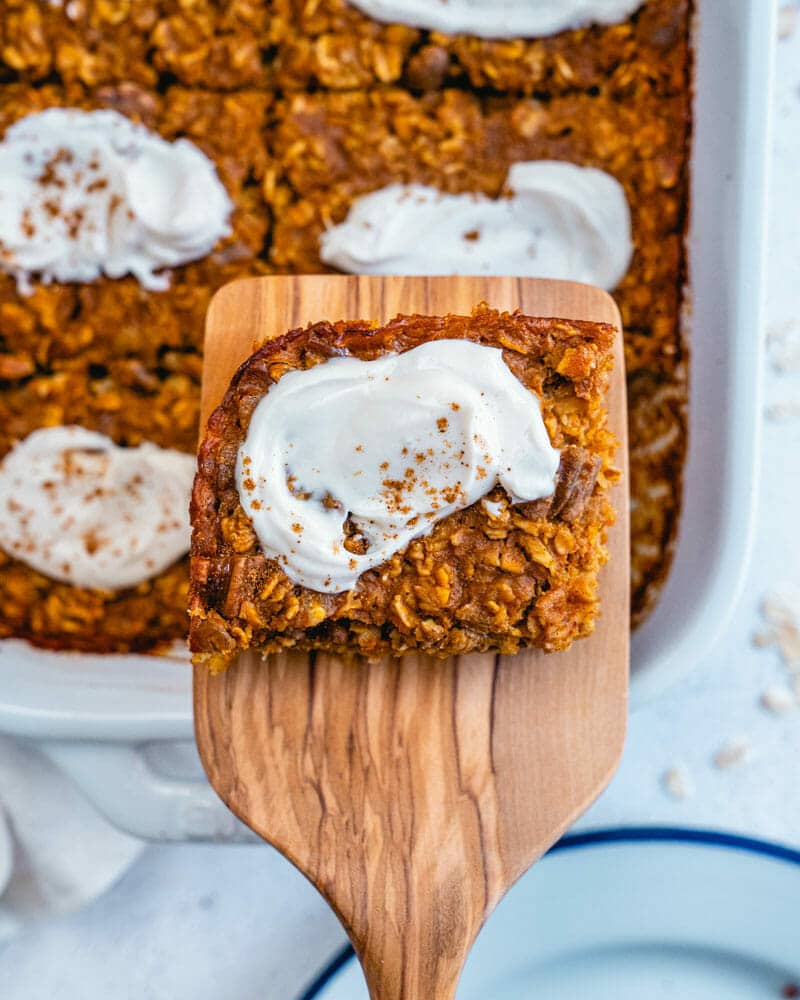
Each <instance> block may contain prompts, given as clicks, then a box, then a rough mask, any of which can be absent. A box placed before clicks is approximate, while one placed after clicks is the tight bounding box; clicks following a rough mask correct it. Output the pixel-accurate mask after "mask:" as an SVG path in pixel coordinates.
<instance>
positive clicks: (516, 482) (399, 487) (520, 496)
mask: <svg viewBox="0 0 800 1000" xmlns="http://www.w3.org/2000/svg"><path fill="white" fill-rule="evenodd" d="M559 458H560V456H559V452H558V451H557V450H556V449H555V448H553V447H552V445H551V443H550V438H549V436H548V433H547V429H546V427H545V425H544V421H543V419H542V414H541V407H540V404H539V400H538V398H537V397H536V396H535V395H534V394H533V393H532V392H530V391H528V389H526V388H525V386H524V385H523V384H522V383H521V382H520V381H519V380H518V379H517V378H516V377H515V376H514V375H513V374H512V372H511V370H510V369H509V368H508V366H507V365H506V363H505V361H504V360H503V353H502V351H500V350H498V349H496V348H493V347H486V346H484V345H481V344H475V343H472V342H471V341H467V340H437V341H431V342H429V343H427V344H423V345H421V346H420V347H417V348H414V349H413V350H410V351H407V352H406V353H404V354H395V355H387V356H386V357H382V358H379V359H377V360H375V361H361V360H359V359H358V358H350V357H344V358H333V359H332V360H330V361H327V362H325V364H321V365H317V366H316V367H314V368H311V369H309V370H308V371H296V372H289V373H287V374H286V375H284V376H283V377H282V378H281V379H280V381H279V382H278V383H277V384H276V385H274V386H272V387H271V388H270V390H269V391H268V392H267V394H266V395H265V396H264V397H263V399H261V400H260V401H259V403H258V405H257V406H256V409H255V411H254V412H253V415H252V417H251V420H250V425H249V428H248V432H247V436H246V439H245V441H244V443H243V444H242V446H241V448H240V450H239V455H238V459H237V469H236V476H237V485H238V489H239V496H240V498H241V503H242V506H243V508H244V510H245V511H246V512H247V514H248V515H249V516H250V518H251V519H252V522H253V528H254V530H255V532H256V535H257V537H258V540H259V542H260V544H261V548H262V550H263V551H264V553H265V554H266V555H268V556H269V557H271V558H273V559H276V560H278V561H279V562H280V563H281V565H282V567H283V569H284V572H285V573H286V574H287V576H288V577H289V578H290V579H291V580H294V581H295V582H296V583H300V584H302V585H303V586H305V587H310V588H312V589H314V590H317V591H322V592H325V593H338V592H341V591H343V590H348V589H349V588H351V587H353V586H354V585H355V583H356V581H357V579H358V577H359V576H360V575H361V574H362V573H363V572H365V570H368V569H371V568H373V567H375V566H379V565H380V564H381V563H383V562H385V561H386V560H387V559H389V558H390V557H391V556H392V555H393V554H394V553H395V552H399V551H400V550H401V549H403V548H405V546H406V545H407V544H408V543H409V542H410V541H411V540H412V539H414V538H416V537H418V536H420V535H424V534H426V533H427V532H429V531H430V530H431V528H432V527H433V525H434V524H436V522H437V521H440V520H441V519H442V518H444V517H447V516H448V515H449V514H452V513H453V512H454V511H457V510H461V509H462V508H464V507H468V506H469V505H470V504H473V503H475V502H476V501H477V500H479V499H480V498H481V497H483V496H485V495H486V494H487V493H488V492H489V491H490V490H491V489H492V488H493V487H494V486H495V485H496V484H497V483H498V482H499V483H501V484H502V486H503V487H504V489H505V490H506V492H507V493H508V494H509V495H510V496H511V498H512V500H513V502H522V501H524V500H535V499H539V498H540V497H546V496H550V495H551V494H552V492H553V489H554V483H555V476H556V473H557V471H558V465H559ZM348 533H351V534H352V535H354V536H356V539H355V540H356V545H353V544H352V539H348ZM346 543H348V544H346ZM362 549H363V550H364V551H359V550H362Z"/></svg>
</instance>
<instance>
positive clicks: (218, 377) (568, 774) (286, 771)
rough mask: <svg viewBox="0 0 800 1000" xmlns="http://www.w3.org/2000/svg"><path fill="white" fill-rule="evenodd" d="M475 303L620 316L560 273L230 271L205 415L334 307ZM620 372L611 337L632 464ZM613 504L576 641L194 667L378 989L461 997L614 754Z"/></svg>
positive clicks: (249, 801) (237, 790)
mask: <svg viewBox="0 0 800 1000" xmlns="http://www.w3.org/2000/svg"><path fill="white" fill-rule="evenodd" d="M480 301H486V302H488V303H489V305H491V306H495V307H498V308H502V309H514V308H520V309H521V310H522V311H523V312H524V313H526V314H528V315H532V316H556V317H562V318H567V319H583V320H598V321H604V322H606V323H612V324H614V325H616V326H617V328H619V314H618V313H617V309H616V307H615V305H614V303H613V301H612V300H611V299H610V298H609V297H608V296H607V295H606V294H605V293H604V292H601V291H599V290H598V289H595V288H589V287H587V286H583V285H577V284H572V283H567V282H554V281H538V280H520V279H515V278H466V277H464V278H381V277H378V278H375V277H344V276H333V275H325V276H313V277H269V278H259V279H252V280H246V281H240V282H235V283H234V284H231V285H228V286H227V287H226V288H224V289H223V290H222V291H221V292H219V293H218V294H217V296H216V297H215V299H214V301H213V302H212V304H211V308H210V310H209V313H208V320H207V328H206V346H205V366H204V372H203V404H202V410H203V424H202V426H203V427H205V422H206V420H207V418H208V415H209V413H210V412H211V410H212V409H213V407H215V406H216V405H217V403H219V401H220V400H221V398H222V396H223V393H224V391H225V389H226V388H227V385H228V382H229V380H230V378H231V376H232V374H233V372H234V371H235V369H236V368H237V367H238V366H239V364H240V363H241V362H242V361H243V360H244V359H245V358H246V357H247V356H248V355H250V354H251V353H252V352H253V351H254V350H255V349H256V348H258V347H259V346H260V345H261V344H263V343H264V342H265V341H266V340H268V339H269V338H270V337H275V336H278V335H280V334H282V333H284V332H285V331H287V330H289V329H292V328H294V327H298V326H304V325H306V324H307V323H309V322H312V321H316V320H323V319H330V320H333V319H365V318H369V319H379V320H387V319H390V318H391V317H393V316H395V315H397V314H398V313H415V312H416V313H422V314H426V315H441V314H443V313H447V312H452V313H464V314H468V313H469V312H470V311H471V310H472V308H473V306H474V305H476V304H477V303H478V302H480ZM623 373H624V369H623V357H622V344H621V338H620V341H619V342H618V343H617V355H616V367H615V372H614V378H613V387H612V390H611V393H610V398H609V408H610V414H611V421H612V426H613V428H614V431H615V432H616V434H617V436H618V438H619V440H620V442H621V448H620V451H619V456H618V462H619V464H620V465H621V466H622V468H623V471H626V456H627V447H626V440H627V436H626V414H625V382H624V374H623ZM615 502H616V506H617V510H618V518H617V523H616V526H615V527H614V529H613V531H612V533H611V538H610V549H611V561H610V563H609V565H608V566H607V567H606V568H605V569H604V570H603V572H602V576H601V590H602V600H603V605H602V606H603V613H602V617H601V619H600V621H599V623H598V626H597V629H596V631H595V632H594V634H593V635H592V636H591V637H590V638H589V639H585V640H582V641H580V642H577V643H576V644H575V645H574V646H573V647H572V648H571V649H570V650H569V651H567V652H565V653H557V654H551V655H548V656H545V655H543V654H541V653H538V652H535V651H531V652H525V653H521V654H520V655H518V656H516V657H504V656H493V655H474V656H467V657H461V658H456V659H451V660H445V661H440V660H428V659H425V658H423V657H417V656H406V657H405V658H403V659H402V660H400V661H397V660H390V661H385V662H381V663H378V664H375V663H372V664H370V663H365V662H356V663H353V662H342V661H340V660H339V659H337V658H335V657H332V656H327V655H325V656H323V655H317V656H307V655H284V656H274V657H270V658H269V659H267V660H266V661H265V660H262V659H261V658H260V657H259V656H257V655H254V654H243V655H241V656H240V657H239V659H238V662H237V663H236V664H235V665H234V666H233V667H232V668H231V669H230V670H229V671H228V672H227V673H225V674H222V675H219V676H216V677H212V676H210V675H209V674H208V673H207V672H206V671H205V670H204V669H196V670H195V677H194V711H195V728H196V733H197V742H198V746H199V749H200V755H201V757H202V759H203V763H204V765H205V768H206V771H207V773H208V777H209V779H210V780H211V783H212V785H213V786H214V788H216V790H217V792H218V793H219V795H220V796H221V797H222V799H223V800H224V801H225V802H226V803H227V805H228V806H229V807H230V808H231V809H232V810H233V811H234V812H235V813H236V815H237V816H239V817H240V818H241V819H242V820H243V821H244V822H245V823H247V824H248V826H250V827H252V829H253V830H255V831H256V832H257V833H258V834H260V835H261V836H262V837H264V839H265V840H268V841H269V842H270V843H272V844H273V845H274V846H275V847H277V849H278V850H279V851H281V852H282V853H283V854H285V855H286V857H288V858H289V859H290V860H291V861H292V862H293V863H294V864H295V865H296V866H297V867H298V868H299V869H300V871H302V872H303V873H304V874H305V875H306V876H307V877H308V878H309V879H310V880H311V882H313V884H314V885H315V886H316V887H317V888H318V889H319V891H320V892H321V893H322V894H323V896H324V897H325V898H326V899H327V900H328V902H329V903H330V905H331V906H332V907H333V908H334V910H335V911H336V913H337V914H338V916H339V918H340V920H341V921H342V923H343V925H344V927H345V929H346V930H347V933H348V935H349V936H350V939H351V940H352V942H353V945H354V947H355V950H356V953H357V954H358V957H359V959H360V961H361V964H362V967H363V969H364V973H365V975H366V978H367V983H368V984H369V989H370V996H371V997H372V998H373V1000H449V998H452V997H453V996H454V995H455V990H456V985H457V983H458V979H459V975H460V973H461V969H462V967H463V964H464V961H465V959H466V957H467V953H468V951H469V948H470V946H471V944H472V942H473V940H474V938H475V936H476V934H477V933H478V931H479V930H480V928H481V925H482V924H483V922H484V921H485V920H486V918H487V917H488V916H489V914H490V913H491V912H492V910H493V908H494V907H495V906H496V904H497V903H498V901H499V900H500V899H501V897H502V896H503V894H504V893H505V892H506V890H507V889H508V888H509V887H510V886H511V885H512V883H513V882H514V881H516V879H518V878H519V876H520V875H521V874H522V873H523V872H524V871H525V870H526V869H527V868H528V867H529V866H530V865H531V864H532V863H533V862H534V861H535V860H536V859H537V858H538V857H540V855H541V854H542V853H543V852H544V851H545V850H546V849H547V848H548V847H550V845H551V844H553V843H554V841H555V840H556V839H557V838H558V837H559V836H560V835H561V834H562V833H563V831H564V830H565V829H566V828H567V827H568V826H569V825H570V824H571V823H572V821H573V820H574V819H575V818H576V817H577V816H578V815H579V814H580V813H581V812H582V811H583V810H584V809H586V808H587V806H588V805H589V804H590V803H591V801H592V800H593V799H594V798H595V797H596V796H597V794H598V793H599V792H600V791H601V789H602V788H603V787H604V786H605V785H606V783H607V782H608V780H609V778H610V777H611V774H612V773H613V771H614V769H615V767H616V765H617V762H618V759H619V756H620V753H621V750H622V743H623V737H624V731H625V717H626V696H627V685H628V575H629V568H628V503H627V487H626V486H623V487H622V488H618V489H617V490H616V497H615ZM576 905H580V901H578V900H576ZM542 906H547V900H545V899H543V900H542Z"/></svg>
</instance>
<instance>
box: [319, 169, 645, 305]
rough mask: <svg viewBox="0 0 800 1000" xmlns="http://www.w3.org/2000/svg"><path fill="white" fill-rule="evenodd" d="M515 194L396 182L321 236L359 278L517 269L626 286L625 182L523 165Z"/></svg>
mask: <svg viewBox="0 0 800 1000" xmlns="http://www.w3.org/2000/svg"><path fill="white" fill-rule="evenodd" d="M507 186H508V188H509V192H508V194H507V196H505V197H501V198H497V199H493V198H487V197H485V196H484V195H480V194H455V195H453V194H443V193H442V192H441V191H438V190H437V189H436V188H432V187H426V186H424V185H421V184H391V185H389V186H388V187H385V188H381V189H379V190H378V191H373V192H372V193H371V194H367V195H364V196H362V197H361V198H358V199H357V200H356V201H355V202H354V203H353V205H352V207H351V208H350V212H349V213H348V216H347V218H346V219H345V221H344V222H342V223H340V224H339V225H337V226H332V227H331V228H330V229H328V230H327V231H326V232H325V233H323V234H322V237H321V238H320V256H321V258H322V260H323V261H325V263H326V264H330V265H332V266H333V267H337V268H339V270H342V271H348V272H350V273H351V274H430V275H436V274H445V275H446V274H512V275H517V276H521V277H533V278H563V279H567V280H570V281H582V282H585V283H586V284H589V285H598V286H600V287H601V288H606V289H611V288H614V287H616V285H618V284H619V282H620V281H621V279H622V277H623V275H624V274H625V272H626V271H627V269H628V266H629V265H630V261H631V256H632V254H633V242H632V238H631V219H630V211H629V208H628V202H627V199H626V197H625V192H624V190H623V188H622V185H621V184H620V183H619V181H617V180H616V179H615V178H614V177H611V176H610V175H609V174H607V173H605V172H603V171H602V170H595V169H594V168H591V167H578V166H575V165H574V164H572V163H562V162H560V161H551V160H539V161H535V162H531V163H516V164H514V166H512V167H511V169H510V171H509V173H508V182H507Z"/></svg>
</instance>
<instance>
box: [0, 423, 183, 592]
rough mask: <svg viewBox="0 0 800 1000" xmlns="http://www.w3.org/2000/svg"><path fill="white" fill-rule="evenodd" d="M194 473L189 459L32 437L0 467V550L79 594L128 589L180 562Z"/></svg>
mask: <svg viewBox="0 0 800 1000" xmlns="http://www.w3.org/2000/svg"><path fill="white" fill-rule="evenodd" d="M194 471H195V459H194V457H193V456H192V455H186V454H184V453H183V452H179V451H173V450H171V449H166V448H159V447H158V446H157V445H154V444H150V443H145V444H141V445H139V446H138V447H136V448H121V447H119V446H118V445H116V444H114V442H113V441H111V440H110V438H108V437H106V436H105V434H98V433H96V432H94V431H89V430H86V429H85V428H84V427H76V426H67V427H47V428H43V429H41V430H37V431H33V433H31V434H29V435H28V436H27V437H26V438H24V439H23V440H22V441H20V442H19V443H18V444H17V445H15V447H14V448H12V449H11V451H10V452H9V453H8V454H7V455H6V456H5V458H4V459H3V461H2V463H0V548H2V549H4V550H5V551H6V552H7V553H8V554H9V555H11V556H13V557H14V558H15V559H19V560H21V561H22V562H24V563H27V564H28V565H29V566H31V567H32V568H33V569H35V570H38V571H39V572H40V573H44V574H45V576H49V577H51V578H52V579H54V580H61V581H64V582H66V583H71V584H74V585H76V586H79V587H94V588H102V589H109V590H119V589H122V588H124V587H133V586H136V585H137V584H139V583H142V582H143V581H145V580H148V579H150V578H151V577H153V576H156V575H157V574H158V573H160V572H162V570H165V569H166V568H167V567H168V566H170V565H171V564H172V563H174V562H175V561H176V560H177V559H179V558H180V557H181V556H183V555H184V554H185V553H186V552H188V550H189V542H190V536H191V531H190V527H189V497H190V494H191V489H192V481H193V478H194Z"/></svg>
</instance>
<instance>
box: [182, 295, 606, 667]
mask: <svg viewBox="0 0 800 1000" xmlns="http://www.w3.org/2000/svg"><path fill="white" fill-rule="evenodd" d="M613 337H614V331H613V328H611V327H608V326H605V325H603V324H592V323H578V322H568V321H565V320H557V319H537V318H532V317H528V316H523V315H520V314H519V313H512V314H509V313H498V312H496V311H494V310H490V309H488V308H487V307H485V306H482V307H479V308H478V309H476V310H475V312H474V313H473V315H472V316H470V317H465V316H445V317H424V316H400V317H397V318H396V319H394V320H392V321H391V322H389V323H387V324H386V325H385V326H378V325H376V324H374V323H369V322H337V323H317V324H314V325H312V326H310V327H308V328H307V329H304V330H293V331H291V332H289V333H287V334H286V335H285V336H284V337H281V338H280V339H278V340H275V341H272V342H270V343H268V344H267V345H265V346H264V347H263V348H262V349H261V350H260V351H258V352H257V353H256V354H254V355H253V356H252V357H251V358H250V359H249V360H248V361H247V362H246V363H245V364H244V365H242V367H241V368H240V369H239V371H238V372H237V374H236V376H235V378H234V380H233V382H232V384H231V387H230V389H229V391H228V393H227V394H226V396H225V399H224V401H223V402H222V404H221V405H220V406H219V408H218V409H217V410H216V411H215V412H214V414H213V415H212V417H211V418H210V420H209V424H208V429H207V431H206V435H205V437H204V440H203V443H202V445H201V448H200V456H199V461H198V474H197V477H196V480H195V487H194V493H193V498H192V524H193V540H192V591H191V601H190V615H191V626H190V640H191V646H192V649H193V650H194V651H195V653H196V654H198V658H199V659H200V660H202V661H204V662H209V663H210V665H211V666H212V668H217V667H221V666H224V664H225V663H226V662H227V660H228V658H229V657H230V656H231V655H232V654H234V653H235V652H236V651H237V650H239V649H244V648H257V649H261V650H273V649H280V648H292V647H293V648H298V649H327V650H335V651H337V652H345V651H348V650H350V651H357V652H362V653H365V654H367V655H371V656H374V655H379V654H383V653H395V654H397V653H402V652H404V651H406V650H409V649H420V650H424V651H428V652H432V653H435V654H437V655H451V654H454V653H462V652H468V651H471V650H486V649H497V650H500V651H502V652H506V653H508V652H513V651H515V650H516V649H518V648H520V647H521V646H539V647H541V648H543V649H547V650H556V649H563V648H566V647H567V646H568V645H569V644H570V643H571V642H572V640H573V639H575V638H578V637H580V636H583V635H586V634H588V633H589V632H590V631H591V630H592V627H593V622H594V619H595V616H596V613H597V594H596V574H597V570H598V569H599V567H600V565H602V563H603V562H604V561H605V558H606V550H605V537H606V531H607V528H608V525H609V524H610V523H611V522H612V519H613V515H612V510H611V507H610V504H609V502H608V497H607V491H608V487H609V485H610V483H612V482H613V481H614V480H615V479H616V477H617V473H616V471H615V470H614V469H613V466H612V458H613V450H614V440H613V436H612V435H611V433H610V431H609V430H608V428H607V426H606V415H605V409H604V405H603V397H604V394H605V390H606V386H607V382H608V377H609V372H610V368H611V364H612V356H611V347H612V344H613ZM462 338H466V339H470V340H473V341H475V342H478V343H481V344H487V345H489V346H493V347H499V348H502V350H503V356H504V359H505V361H506V363H507V365H508V367H509V368H510V370H511V371H512V373H513V374H514V375H515V376H516V377H517V378H518V379H519V380H520V381H521V382H522V383H523V385H525V386H526V387H527V388H528V389H529V390H530V391H531V392H533V393H535V394H536V395H537V397H538V398H539V399H540V400H541V404H542V413H543V417H544V421H545V425H546V427H547V429H548V432H549V435H550V438H551V441H552V444H553V446H554V447H556V448H559V449H561V451H562V462H561V468H560V470H559V475H558V480H557V487H556V491H555V493H554V495H553V497H552V498H549V499H546V500H541V501H536V502H533V503H528V504H521V505H517V506H511V505H510V503H509V501H508V497H507V496H506V494H505V492H504V491H503V489H502V488H501V487H499V486H498V487H495V489H494V490H493V491H492V493H491V494H489V496H490V498H491V499H492V500H496V501H498V502H499V503H500V505H501V509H500V512H499V513H498V514H497V515H494V514H491V513H490V512H489V510H488V509H487V508H486V507H485V506H484V505H483V504H481V503H477V504H473V505H472V506H470V507H468V508H466V509H465V510H462V511H460V512H458V513H456V514H453V515H451V516H449V517H447V518H445V519H444V520H442V521H440V522H439V523H438V524H436V525H435V527H434V528H433V530H432V531H431V532H430V533H429V534H427V535H425V536H423V537H421V538H418V539H417V540H415V541H413V542H412V543H411V544H410V545H409V546H408V547H407V548H406V549H405V550H403V551H401V552H399V553H397V554H396V555H395V556H393V557H392V558H391V559H390V560H389V561H388V562H387V563H385V564H383V565H382V566H380V567H378V568H377V569H375V570H369V571H367V572H366V573H364V574H362V576H361V577H360V578H359V581H358V583H357V585H356V586H355V587H354V588H353V589H352V590H350V591H347V592H345V593H342V594H321V593H319V592H317V591H313V590H308V589H306V588H304V587H301V586H299V585H297V584H294V583H292V581H291V580H289V578H288V577H287V576H286V575H285V573H284V572H283V570H282V569H281V567H280V565H279V564H278V563H277V562H276V561H274V560H272V559H269V558H267V557H266V556H265V555H264V554H263V553H262V551H261V549H260V546H259V543H258V539H257V537H256V535H255V532H254V531H253V528H252V524H251V522H250V519H249V518H248V517H247V515H246V514H245V512H244V510H243V509H242V505H241V503H240V499H239V493H238V489H237V486H236V481H235V464H236V456H237V452H238V448H239V446H240V445H241V443H242V441H243V440H244V437H245V435H246V433H247V428H248V425H249V420H250V416H251V415H252V413H253V410H254V409H255V407H256V405H257V404H258V402H259V400H260V399H262V398H263V396H264V395H265V394H266V393H267V392H268V391H269V387H270V385H272V384H274V383H275V382H276V381H277V380H278V379H280V378H281V377H282V375H284V374H285V373H286V372H287V371H291V370H297V369H307V368H310V367H312V366H314V365H317V364H324V363H325V361H326V360H327V359H329V358H330V357H333V356H342V355H352V356H355V357H358V358H361V359H364V360H372V359H374V358H377V357H380V356H382V355H384V354H387V353H402V352H404V351H407V350H410V349H411V348H413V347H416V346H418V345H420V344H422V343H425V342H428V341H431V340H437V339H462Z"/></svg>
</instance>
